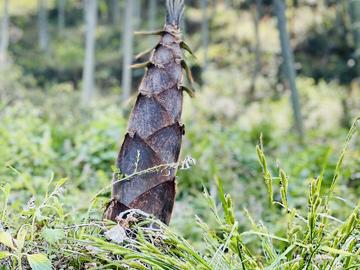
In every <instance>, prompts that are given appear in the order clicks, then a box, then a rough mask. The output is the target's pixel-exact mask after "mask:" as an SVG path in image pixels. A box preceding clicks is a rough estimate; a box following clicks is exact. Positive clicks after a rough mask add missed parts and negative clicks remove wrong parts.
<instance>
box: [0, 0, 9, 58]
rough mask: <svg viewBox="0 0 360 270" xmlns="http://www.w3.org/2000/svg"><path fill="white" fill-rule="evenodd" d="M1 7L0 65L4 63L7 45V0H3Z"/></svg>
mask: <svg viewBox="0 0 360 270" xmlns="http://www.w3.org/2000/svg"><path fill="white" fill-rule="evenodd" d="M3 8H4V9H3V14H2V21H1V40H0V65H2V64H4V63H6V61H7V51H8V47H9V0H5V1H4V7H3Z"/></svg>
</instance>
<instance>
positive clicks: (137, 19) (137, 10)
mask: <svg viewBox="0 0 360 270" xmlns="http://www.w3.org/2000/svg"><path fill="white" fill-rule="evenodd" d="M133 2H134V4H133V17H134V20H133V27H134V30H135V31H137V30H139V27H140V23H141V0H133Z"/></svg>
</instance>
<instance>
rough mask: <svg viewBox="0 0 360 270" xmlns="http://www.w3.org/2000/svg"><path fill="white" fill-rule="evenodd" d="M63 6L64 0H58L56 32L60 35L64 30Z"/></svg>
mask: <svg viewBox="0 0 360 270" xmlns="http://www.w3.org/2000/svg"><path fill="white" fill-rule="evenodd" d="M65 5H66V0H58V18H57V19H58V21H57V23H58V32H59V33H60V34H61V33H62V32H63V30H64V28H65Z"/></svg>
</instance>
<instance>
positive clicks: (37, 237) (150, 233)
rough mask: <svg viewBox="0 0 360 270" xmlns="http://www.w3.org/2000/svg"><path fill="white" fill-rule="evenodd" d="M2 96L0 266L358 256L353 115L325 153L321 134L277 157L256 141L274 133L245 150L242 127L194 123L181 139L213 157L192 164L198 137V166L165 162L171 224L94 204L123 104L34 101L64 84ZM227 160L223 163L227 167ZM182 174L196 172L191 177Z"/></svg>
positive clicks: (271, 264) (327, 265)
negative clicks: (171, 186)
mask: <svg viewBox="0 0 360 270" xmlns="http://www.w3.org/2000/svg"><path fill="white" fill-rule="evenodd" d="M6 98H7V99H8V100H9V101H10V102H13V103H12V106H11V107H3V109H2V111H1V112H0V113H1V116H0V117H1V119H2V123H3V124H4V127H6V128H1V132H0V136H1V138H2V140H1V143H0V146H1V147H0V149H1V153H2V155H1V158H2V160H1V162H2V164H5V165H6V166H5V167H4V166H2V167H1V181H2V184H1V195H0V199H1V209H0V210H1V211H0V213H1V232H0V242H1V246H0V247H1V249H0V250H1V251H0V259H1V263H0V265H1V267H2V268H3V269H42V270H46V269H51V267H53V268H55V269H357V268H359V265H360V259H359V258H360V247H359V239H360V231H359V229H360V223H359V206H360V205H359V201H358V197H356V194H358V192H357V189H356V188H354V187H351V186H349V185H350V184H349V183H347V184H346V183H344V182H342V181H344V180H346V179H347V178H348V177H349V175H351V173H350V172H351V170H353V171H352V172H353V173H356V166H355V165H354V163H353V162H355V164H356V162H358V161H357V158H356V156H357V155H358V153H357V152H356V150H354V145H356V144H357V139H358V137H357V136H356V135H357V134H356V133H357V132H358V129H359V127H358V121H355V122H354V124H353V126H352V128H351V130H350V132H349V134H348V136H347V139H346V141H345V146H344V147H343V149H342V151H341V152H340V154H339V155H338V157H337V158H335V160H333V159H332V158H331V156H332V154H333V153H332V151H331V147H330V146H328V147H323V148H321V147H320V149H319V150H318V151H317V150H314V147H313V148H312V150H310V149H306V148H305V149H303V150H302V152H301V153H298V154H295V153H294V157H293V158H291V155H289V152H287V155H286V156H287V157H289V158H288V159H287V160H286V161H284V162H283V163H282V162H279V161H277V162H273V161H272V158H270V159H268V158H266V156H265V153H268V152H269V153H272V152H274V149H278V148H279V145H277V144H278V142H277V141H274V140H273V139H271V137H272V136H267V135H269V134H264V135H263V136H262V137H261V140H260V143H259V144H258V146H257V148H256V151H255V149H254V147H253V146H251V145H254V144H252V138H251V136H253V135H251V133H250V134H248V133H246V132H245V133H241V135H242V136H240V137H236V136H239V134H237V131H238V130H233V131H232V129H231V128H230V129H229V130H228V132H227V133H226V134H224V133H222V132H219V133H217V132H216V129H215V130H214V132H213V134H212V135H211V136H212V137H211V136H205V134H206V133H207V132H206V131H204V130H203V131H202V133H201V134H202V135H203V136H204V138H203V139H204V140H205V141H204V142H201V140H200V139H199V138H198V137H197V136H196V132H194V131H193V132H194V133H192V132H190V134H188V136H189V140H190V142H187V143H186V144H190V145H187V146H186V145H185V151H186V149H189V148H188V147H190V148H191V147H192V144H193V143H195V141H197V140H198V139H199V144H200V145H202V148H201V149H202V150H199V151H200V152H201V155H202V156H206V155H207V156H208V159H209V157H212V158H210V160H211V162H212V163H213V165H212V166H210V167H209V171H208V170H207V169H206V168H202V167H201V166H202V164H203V161H202V159H201V155H200V156H197V152H196V148H194V149H193V150H194V151H191V153H193V154H194V156H195V158H196V159H198V163H197V165H196V166H193V167H191V168H189V166H187V165H191V164H188V163H186V159H185V161H184V162H182V163H180V164H175V165H174V164H172V165H171V166H177V167H179V168H180V171H179V179H178V189H179V195H178V201H177V205H178V207H179V206H180V210H179V209H178V210H176V209H175V212H174V215H173V222H172V224H171V226H170V227H167V226H165V225H163V224H161V223H160V222H159V221H157V220H154V219H153V218H152V217H149V216H147V215H146V214H145V213H142V212H140V211H132V212H128V213H126V214H127V215H123V217H119V219H118V223H117V224H116V223H112V222H108V221H103V220H102V219H101V214H102V211H103V209H104V205H105V203H106V202H107V200H108V199H109V196H110V190H109V188H108V187H109V186H110V185H109V181H110V180H109V179H110V174H111V170H110V169H109V168H111V165H112V162H113V159H114V156H116V152H115V150H116V149H117V147H118V145H117V144H118V141H119V140H120V136H119V134H120V132H119V129H121V127H122V128H124V127H125V123H126V122H125V121H124V117H123V116H122V114H119V113H118V112H116V110H115V108H114V107H111V106H107V105H106V104H107V103H106V101H103V102H104V104H103V105H102V104H101V102H100V103H99V104H98V105H97V106H98V107H96V109H95V107H94V108H92V109H93V110H95V111H96V113H91V109H90V110H89V111H87V110H79V109H76V106H75V105H71V104H70V106H68V107H66V108H68V109H67V110H65V111H64V112H63V113H59V112H57V113H56V114H55V113H54V114H53V113H52V112H51V110H46V111H45V110H44V109H43V108H46V106H49V107H50V108H53V107H54V106H61V104H62V106H65V104H68V103H69V102H70V100H69V99H68V97H66V94H63V95H59V94H56V98H52V99H49V100H50V101H49V102H50V104H46V106H45V105H44V104H42V105H43V106H42V107H41V108H42V109H40V107H37V105H36V102H40V101H39V99H38V98H34V96H33V98H34V100H33V101H31V100H26V99H25V100H22V99H21V95H20V99H19V96H17V99H16V100H13V101H11V100H12V97H10V96H7V97H6ZM3 100H5V99H3ZM19 100H20V101H19ZM73 102H74V104H76V97H74V101H73ZM68 105H69V104H68ZM19 107H21V109H20V108H19ZM72 107H73V109H72V110H71V109H70V108H72ZM36 108H38V109H36ZM45 112H46V113H45ZM60 112H61V110H60ZM109 115H111V116H112V117H113V118H109ZM79 119H81V121H79ZM114 119H116V121H115V120H114ZM60 123H61V124H60ZM194 129H195V128H194ZM75 130H77V132H75ZM115 130H116V132H115ZM265 130H266V129H265ZM198 131H199V129H198ZM24 134H25V136H24ZM74 134H76V135H74ZM222 137H224V138H222ZM221 138H222V139H221ZM241 141H242V142H243V144H244V145H245V146H243V145H241V143H240V142H241ZM215 142H217V143H218V146H217V147H215V146H216V144H215V145H214V144H213V143H215ZM232 143H234V144H237V145H233V144H232ZM283 143H284V142H283ZM207 145H209V146H211V147H206V146H207ZM280 146H281V144H280ZM218 149H223V150H222V153H227V155H231V158H230V157H228V156H224V157H223V158H224V159H225V160H224V163H223V164H222V163H221V161H219V160H220V155H221V152H219V153H217V152H216V150H218ZM234 149H239V151H240V150H242V151H246V152H245V153H246V154H244V152H242V153H238V152H236V151H235V150H234ZM299 149H300V148H299ZM208 151H212V152H209V153H207V152H208ZM299 151H300V150H299ZM275 153H281V151H275ZM302 155H303V156H306V157H307V161H306V162H305V161H302V159H301V156H302ZM295 157H296V158H295ZM187 161H189V160H187ZM229 161H231V166H233V168H232V169H231V170H230V171H231V172H226V170H227V169H228V168H229V167H226V166H228V165H226V164H228V162H229ZM199 162H200V163H199ZM212 163H210V164H212ZM303 163H304V164H303ZM221 164H222V165H221ZM169 166H170V165H169ZM304 167H308V170H304V169H303V168H304ZM245 168H246V170H245ZM155 169H156V168H155ZM157 169H159V168H157ZM181 169H186V170H181ZM288 169H289V173H286V171H287V170H288ZM354 169H355V171H354ZM349 171H350V172H349ZM59 176H64V178H60V177H59ZM220 176H221V177H220ZM191 177H192V180H196V179H199V180H198V181H199V183H198V184H197V183H195V184H194V183H193V184H191V183H192V182H191ZM234 177H237V178H236V179H237V180H236V181H233V180H232V179H231V178H234ZM201 179H203V180H201ZM212 179H213V180H212ZM245 179H248V180H249V179H252V180H251V181H252V183H246V180H245ZM261 179H262V180H261ZM302 179H305V181H303V180H302ZM182 181H183V182H182ZM184 182H185V183H184ZM237 182H238V183H237ZM344 184H345V185H344ZM199 186H200V187H199ZM246 189H248V190H246ZM201 190H202V191H203V192H202V193H203V196H199V194H200V193H201ZM226 191H229V194H227V193H226ZM248 193H251V194H253V197H252V196H251V195H250V194H248ZM200 197H201V199H200ZM191 198H193V199H191ZM191 200H192V201H191ZM189 204H190V207H189V206H188V207H187V208H186V207H185V210H186V209H189V208H190V209H191V208H196V211H193V212H191V211H190V210H189V211H190V213H185V214H184V213H183V214H180V215H179V214H178V213H180V212H181V211H182V209H181V207H183V206H184V205H185V206H187V205H189ZM185 212H187V210H186V211H185ZM195 214H196V215H195ZM184 217H186V219H185V220H182V221H180V220H181V219H184ZM182 226H184V227H182ZM190 228H191V230H190Z"/></svg>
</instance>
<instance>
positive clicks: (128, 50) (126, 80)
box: [122, 0, 135, 100]
mask: <svg viewBox="0 0 360 270" xmlns="http://www.w3.org/2000/svg"><path fill="white" fill-rule="evenodd" d="M134 2H135V1H134V0H126V6H125V17H124V25H125V27H124V32H123V70H122V91H123V92H122V99H123V100H127V99H128V98H129V97H130V93H131V78H132V72H131V67H130V65H131V62H132V54H133V20H132V18H133V13H134Z"/></svg>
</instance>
